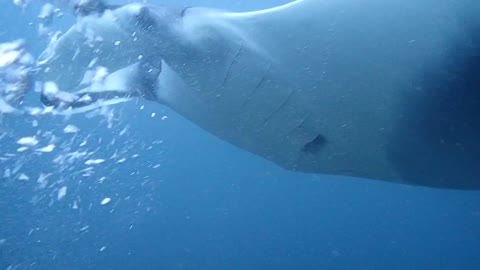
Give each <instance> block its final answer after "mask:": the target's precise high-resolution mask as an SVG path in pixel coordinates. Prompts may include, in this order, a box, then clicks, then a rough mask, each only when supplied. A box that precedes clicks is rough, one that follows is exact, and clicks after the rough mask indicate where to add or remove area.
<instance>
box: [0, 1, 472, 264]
mask: <svg viewBox="0 0 480 270" xmlns="http://www.w3.org/2000/svg"><path fill="white" fill-rule="evenodd" d="M0 2H1V7H0V43H4V42H10V41H12V40H16V39H19V38H22V39H25V40H26V44H27V48H28V50H29V51H30V52H31V53H32V54H33V55H34V56H38V55H39V54H40V53H41V52H42V51H43V49H44V48H45V46H46V45H47V42H48V40H46V39H45V38H42V37H39V35H38V20H37V14H38V12H39V10H40V8H41V6H42V5H43V3H44V2H42V1H40V0H34V1H33V3H32V4H31V5H30V6H28V7H27V8H25V9H22V8H19V7H18V6H15V5H14V4H13V1H11V0H0ZM111 2H112V3H119V4H120V3H127V1H111ZM130 2H133V1H130ZM287 2H289V1H287V0H262V1H257V0H237V1H233V0H232V1H218V0H217V1H214V0H196V1H195V0H191V1H175V0H156V1H153V0H150V1H149V3H155V4H161V5H169V6H207V7H216V8H222V9H227V10H233V11H246V10H256V9H262V8H269V7H274V6H277V5H280V4H284V3H287ZM64 13H65V15H64V16H63V17H62V18H57V19H56V26H57V27H58V28H60V29H62V30H65V29H68V27H70V26H71V24H72V23H73V22H74V18H73V17H72V16H71V15H69V14H68V13H69V12H68V10H65V11H64ZM25 103H26V104H28V105H31V106H39V100H38V93H35V92H33V91H32V92H31V93H29V95H28V96H27V98H26V100H25ZM0 121H1V122H0V158H1V159H0V270H3V269H8V270H17V269H18V270H20V269H49V270H57V269H72V270H73V269H120V270H121V269H182V270H184V269H185V270H190V269H192V270H193V269H198V270H207V269H208V270H214V269H218V270H220V269H222V270H225V269H229V270H247V269H248V270H252V269H259V270H260V269H262V270H266V269H272V270H273V269H275V270H293V269H298V270H310V269H312V270H314V269H315V270H317V269H329V270H330V269H332V270H352V269H355V270H363V269H365V270H367V269H368V270H376V269H388V270H404V269H425V270H429V269H432V270H478V269H480V192H479V191H456V190H441V189H432V188H425V187H415V186H407V185H399V184H391V183H386V182H380V181H372V180H365V179H356V178H349V177H337V176H336V177H332V176H322V175H313V174H303V173H294V172H289V171H286V170H284V169H282V168H279V167H278V166H276V165H274V164H272V163H270V162H268V161H266V160H264V159H262V158H260V157H257V156H254V155H253V154H250V153H247V152H245V151H243V150H241V149H238V148H236V147H234V146H232V145H230V144H228V143H226V142H224V141H221V140H219V139H217V138H216V137H214V136H213V135H211V134H209V133H207V132H206V131H204V130H202V129H200V128H199V127H197V126H195V125H194V124H193V123H191V122H189V121H187V120H185V119H184V118H182V117H181V116H179V115H178V114H177V113H175V112H174V111H172V110H170V109H168V108H166V107H164V106H161V105H158V104H155V103H152V102H148V101H141V100H138V101H136V102H130V103H122V104H118V105H115V106H110V107H105V108H102V109H100V110H96V111H93V112H89V113H86V114H79V115H72V116H68V117H66V116H59V115H57V116H53V115H48V116H42V117H34V116H27V115H26V116H9V115H7V116H0ZM22 138H23V139H24V140H23V142H25V141H28V140H29V138H30V141H28V142H27V143H23V144H22V143H21V142H22V141H20V143H19V140H21V139H22ZM31 138H35V140H36V141H37V142H32V141H31ZM22 145H26V146H22ZM52 145H53V146H52ZM23 147H25V148H23Z"/></svg>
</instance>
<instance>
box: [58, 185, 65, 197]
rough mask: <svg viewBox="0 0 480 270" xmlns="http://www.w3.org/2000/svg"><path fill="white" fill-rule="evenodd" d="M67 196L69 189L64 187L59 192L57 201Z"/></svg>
mask: <svg viewBox="0 0 480 270" xmlns="http://www.w3.org/2000/svg"><path fill="white" fill-rule="evenodd" d="M65 195H67V187H66V186H63V187H61V188H60V189H59V190H58V194H57V200H61V199H62V198H63V197H65Z"/></svg>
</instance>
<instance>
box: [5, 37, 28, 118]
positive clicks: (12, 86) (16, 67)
mask: <svg viewBox="0 0 480 270" xmlns="http://www.w3.org/2000/svg"><path fill="white" fill-rule="evenodd" d="M33 64H34V60H33V56H32V55H31V54H30V53H28V52H27V50H26V49H25V41H24V40H22V39H19V40H15V41H12V42H7V43H2V44H0V113H14V112H16V111H17V110H16V109H15V107H14V106H17V105H19V104H21V102H22V100H23V97H24V96H25V94H26V93H27V91H28V90H29V89H30V88H31V87H32V74H31V71H32V67H33Z"/></svg>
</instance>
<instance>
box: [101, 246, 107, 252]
mask: <svg viewBox="0 0 480 270" xmlns="http://www.w3.org/2000/svg"><path fill="white" fill-rule="evenodd" d="M105 249H107V247H106V246H103V247H101V248H100V249H99V251H100V252H102V251H104V250H105Z"/></svg>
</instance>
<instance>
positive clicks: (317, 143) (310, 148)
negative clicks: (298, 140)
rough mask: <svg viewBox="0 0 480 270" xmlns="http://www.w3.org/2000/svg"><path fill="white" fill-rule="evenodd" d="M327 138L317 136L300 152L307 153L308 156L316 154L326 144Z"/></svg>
mask: <svg viewBox="0 0 480 270" xmlns="http://www.w3.org/2000/svg"><path fill="white" fill-rule="evenodd" d="M327 142H328V141H327V138H325V136H323V135H322V134H318V135H317V137H315V139H313V140H312V141H311V142H308V143H306V144H305V145H304V146H303V148H302V151H304V152H306V153H309V154H317V153H318V152H319V151H320V150H321V149H322V147H323V146H324V145H325V144H327Z"/></svg>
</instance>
